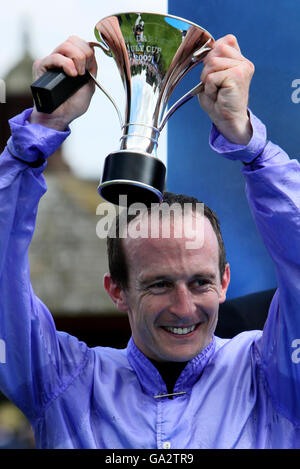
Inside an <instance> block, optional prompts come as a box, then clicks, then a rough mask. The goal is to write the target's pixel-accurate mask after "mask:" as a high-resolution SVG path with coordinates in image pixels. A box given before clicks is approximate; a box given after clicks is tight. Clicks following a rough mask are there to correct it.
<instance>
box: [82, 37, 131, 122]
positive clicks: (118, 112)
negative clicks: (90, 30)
mask: <svg viewBox="0 0 300 469" xmlns="http://www.w3.org/2000/svg"><path fill="white" fill-rule="evenodd" d="M89 45H90V46H91V47H100V49H102V50H103V52H104V53H105V54H106V55H111V54H109V52H110V49H109V48H107V49H106V48H105V47H103V46H102V45H101V44H99V43H98V42H89ZM107 47H108V46H107ZM88 74H89V75H90V77H91V78H92V79H93V80H94V82H95V85H96V86H97V87H98V88H99V89H100V90H101V91H102V93H104V94H105V96H106V97H107V98H108V99H109V100H110V102H111V103H112V105H113V106H114V108H115V110H116V111H117V114H118V118H119V121H120V126H121V128H122V127H123V118H122V114H121V111H120V109H119V108H118V106H117V104H116V102H115V100H114V99H113V98H112V97H111V95H110V94H109V93H108V91H106V89H105V88H103V86H102V85H101V83H99V82H98V80H97V79H96V77H94V75H92V74H91V72H89V71H88Z"/></svg>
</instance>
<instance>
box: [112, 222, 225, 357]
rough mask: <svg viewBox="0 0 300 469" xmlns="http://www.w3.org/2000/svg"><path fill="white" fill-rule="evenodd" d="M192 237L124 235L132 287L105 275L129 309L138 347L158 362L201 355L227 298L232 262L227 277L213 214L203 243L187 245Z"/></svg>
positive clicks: (118, 302)
mask: <svg viewBox="0 0 300 469" xmlns="http://www.w3.org/2000/svg"><path fill="white" fill-rule="evenodd" d="M175 223H176V222H175ZM188 240H189V241H190V238H188ZM186 242H187V238H186V237H182V238H175V237H170V238H168V239H164V238H157V239H153V238H140V239H131V238H127V239H124V249H125V253H126V259H127V263H128V266H129V282H128V288H127V289H126V290H122V289H121V288H119V287H117V286H116V285H115V284H114V283H113V282H112V280H111V278H110V276H109V275H108V276H107V277H106V280H105V286H106V289H107V291H108V292H109V294H110V295H111V297H112V298H113V300H114V301H115V303H116V305H117V306H118V307H119V309H121V310H123V311H125V310H126V311H128V316H129V321H130V326H131V330H132V335H133V339H134V342H135V344H136V346H137V347H138V348H139V349H140V350H141V351H142V352H143V353H144V354H145V355H146V356H147V357H149V358H152V359H155V360H157V361H188V360H191V359H192V358H194V357H195V356H196V355H198V354H199V353H200V352H201V351H202V350H203V349H204V348H205V347H206V346H207V345H208V344H209V342H210V341H211V339H212V335H213V333H214V331H215V327H216V324H217V318H218V309H219V304H220V303H221V302H223V301H225V295H226V290H227V287H228V284H229V276H230V274H229V266H228V264H227V265H226V268H225V273H224V275H223V279H222V281H221V279H220V272H219V251H218V242H217V238H216V235H215V233H214V231H213V228H212V226H211V224H210V222H209V220H208V219H207V218H204V241H203V243H202V247H201V248H197V249H187V248H186Z"/></svg>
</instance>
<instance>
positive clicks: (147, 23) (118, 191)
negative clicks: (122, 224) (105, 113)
mask: <svg viewBox="0 0 300 469" xmlns="http://www.w3.org/2000/svg"><path fill="white" fill-rule="evenodd" d="M95 36H96V38H97V40H98V42H97V43H90V44H91V45H94V46H96V45H97V46H99V47H101V49H102V50H103V51H104V52H105V54H106V55H108V56H110V57H113V59H114V60H115V62H116V64H117V67H118V69H119V72H120V75H121V79H122V82H123V85H124V89H125V93H126V108H125V113H124V118H123V117H122V115H121V112H120V110H119V109H118V107H117V105H116V103H115V102H114V100H113V98H112V97H111V96H110V95H109V94H108V93H107V92H106V91H105V90H104V89H103V88H102V86H101V85H100V84H99V83H98V82H97V80H95V81H96V83H97V85H98V86H99V87H100V88H101V89H102V91H103V92H104V93H105V94H106V95H107V96H108V98H109V99H110V100H111V102H112V103H113V105H114V106H115V108H116V110H117V112H118V116H119V119H120V122H121V128H122V132H123V134H122V136H121V139H120V142H121V144H120V149H119V150H117V151H114V152H112V153H110V154H109V155H108V156H107V157H106V159H105V163H104V168H103V174H102V178H101V181H100V184H99V187H98V192H99V194H100V195H101V197H102V198H103V199H105V200H107V201H109V202H112V203H114V204H118V205H119V204H120V200H121V198H120V196H121V195H123V196H124V195H126V196H127V198H124V197H123V200H125V201H126V203H127V204H131V203H134V202H143V203H145V204H147V205H149V204H151V203H153V202H159V201H161V200H162V193H163V191H164V185H165V175H166V168H165V166H164V164H163V163H162V162H161V161H160V160H159V159H158V158H157V146H158V138H159V135H160V132H161V130H162V129H163V127H164V125H165V124H166V122H167V120H168V119H169V117H170V116H171V115H172V114H173V113H174V111H176V109H178V108H179V107H180V106H181V105H182V104H184V103H185V102H187V101H189V100H190V99H191V98H192V97H193V96H195V95H196V94H198V93H199V92H200V91H201V87H202V84H201V83H199V84H198V85H197V86H195V87H194V88H193V89H192V90H190V91H189V92H188V93H186V94H185V95H184V96H183V97H182V98H181V99H180V100H178V101H177V102H176V103H175V104H174V105H173V106H172V107H171V108H170V109H169V110H167V106H168V101H169V99H170V96H171V94H172V92H173V91H174V89H175V87H176V86H177V84H178V83H179V81H180V80H181V79H182V78H183V77H184V76H185V74H186V73H187V72H188V71H189V70H190V69H191V68H193V67H194V66H195V65H197V64H198V63H199V62H201V61H202V60H203V58H204V57H205V55H206V54H207V52H208V51H210V50H211V47H212V44H213V42H214V39H213V37H212V36H211V35H210V34H209V33H208V32H207V31H206V30H205V29H203V28H201V27H200V26H198V25H196V24H194V23H191V22H190V21H187V20H185V19H182V18H178V17H175V16H172V15H161V14H155V13H137V12H135V13H134V12H130V13H120V14H116V15H113V16H109V17H106V18H104V19H102V20H101V21H99V22H98V23H97V24H96V26H95ZM93 78H94V77H93Z"/></svg>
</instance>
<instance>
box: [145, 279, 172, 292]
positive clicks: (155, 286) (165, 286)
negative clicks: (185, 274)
mask: <svg viewBox="0 0 300 469" xmlns="http://www.w3.org/2000/svg"><path fill="white" fill-rule="evenodd" d="M171 286H172V285H171V282H168V281H167V280H160V281H157V282H155V283H152V284H151V285H149V286H148V290H150V291H151V292H152V293H154V294H162V293H165V292H167V291H168V290H169V289H170V288H171Z"/></svg>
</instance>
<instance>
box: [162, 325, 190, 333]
mask: <svg viewBox="0 0 300 469" xmlns="http://www.w3.org/2000/svg"><path fill="white" fill-rule="evenodd" d="M195 327H196V326H195V325H194V326H191V327H170V326H166V327H165V329H166V330H167V331H169V332H172V333H173V334H178V335H184V334H188V333H189V332H192V331H193V330H194V329H195Z"/></svg>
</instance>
